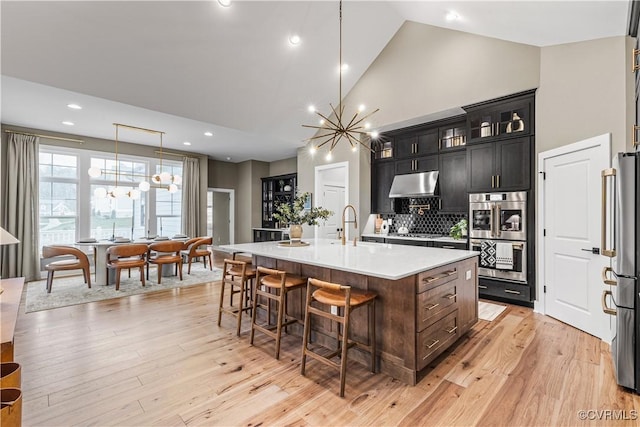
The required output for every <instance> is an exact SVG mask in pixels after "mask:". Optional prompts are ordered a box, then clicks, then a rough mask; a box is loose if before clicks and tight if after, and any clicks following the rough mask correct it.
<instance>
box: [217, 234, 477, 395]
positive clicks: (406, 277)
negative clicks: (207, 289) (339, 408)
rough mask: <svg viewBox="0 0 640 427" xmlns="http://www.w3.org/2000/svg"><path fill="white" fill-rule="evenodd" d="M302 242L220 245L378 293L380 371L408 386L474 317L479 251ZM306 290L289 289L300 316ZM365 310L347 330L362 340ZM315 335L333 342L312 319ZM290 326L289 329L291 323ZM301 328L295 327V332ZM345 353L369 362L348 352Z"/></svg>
mask: <svg viewBox="0 0 640 427" xmlns="http://www.w3.org/2000/svg"><path fill="white" fill-rule="evenodd" d="M305 241H306V242H308V243H309V245H308V246H301V247H290V246H283V245H281V244H279V243H278V242H262V243H244V244H236V245H225V246H221V247H220V249H222V250H225V251H228V252H244V253H250V254H251V255H252V256H253V261H254V263H255V264H256V265H259V266H264V267H269V268H277V269H280V270H285V271H287V272H290V273H293V274H299V275H302V276H307V277H314V278H317V279H320V280H325V281H330V282H335V283H341V284H345V285H350V286H352V287H354V288H358V289H363V290H371V291H374V292H376V293H377V294H378V299H377V300H376V315H375V316H376V319H375V321H376V339H377V343H378V345H377V347H378V348H377V352H378V358H379V363H378V366H379V369H380V371H381V372H384V373H387V374H389V375H391V376H393V377H395V378H398V379H400V380H401V381H403V382H405V383H407V384H412V385H413V384H416V382H417V381H418V380H419V379H420V371H421V370H423V369H424V368H425V367H426V366H427V365H428V364H429V363H430V362H431V361H432V360H433V359H435V358H436V357H437V356H438V355H440V354H441V353H442V352H444V351H445V350H446V349H447V348H449V347H450V346H451V345H453V344H454V343H455V342H456V341H457V340H458V338H460V337H461V336H462V335H463V334H465V333H466V332H467V331H469V329H470V328H471V327H472V326H473V325H474V324H475V323H476V322H477V320H478V275H477V268H478V260H477V256H478V253H477V252H473V251H465V250H451V249H440V248H428V247H413V246H402V245H393V244H380V243H364V242H358V243H357V245H356V246H354V245H353V243H348V244H347V245H345V246H343V245H341V244H340V241H339V240H328V239H308V240H305ZM304 296H305V294H304V291H302V292H293V293H291V295H290V300H289V301H288V308H289V311H290V313H292V314H293V315H294V316H296V317H298V318H302V317H303V315H302V313H303V311H304V310H303V308H304ZM367 316H368V313H367V312H366V311H362V312H354V313H353V317H352V320H351V325H352V329H351V334H352V335H353V336H355V337H356V338H357V339H359V340H366V336H367V330H366V327H367V325H368V319H367ZM313 328H314V331H315V339H316V340H317V341H319V342H321V343H322V344H324V345H327V346H335V329H334V328H335V326H333V325H331V324H330V322H328V321H325V322H321V321H318V322H315V323H314V324H313ZM292 329H294V328H292ZM294 332H295V333H298V334H301V328H299V329H297V330H294ZM351 355H352V356H351V357H353V358H354V359H356V360H360V361H361V362H362V363H365V364H366V363H367V362H366V360H367V356H366V354H364V353H359V352H358V350H357V349H354V350H352V353H351Z"/></svg>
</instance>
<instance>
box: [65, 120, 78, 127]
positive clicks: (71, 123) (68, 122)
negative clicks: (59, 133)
mask: <svg viewBox="0 0 640 427" xmlns="http://www.w3.org/2000/svg"><path fill="white" fill-rule="evenodd" d="M62 124H63V125H67V126H73V125H74V124H75V123H73V122H70V121H68V120H65V121H64V122H62Z"/></svg>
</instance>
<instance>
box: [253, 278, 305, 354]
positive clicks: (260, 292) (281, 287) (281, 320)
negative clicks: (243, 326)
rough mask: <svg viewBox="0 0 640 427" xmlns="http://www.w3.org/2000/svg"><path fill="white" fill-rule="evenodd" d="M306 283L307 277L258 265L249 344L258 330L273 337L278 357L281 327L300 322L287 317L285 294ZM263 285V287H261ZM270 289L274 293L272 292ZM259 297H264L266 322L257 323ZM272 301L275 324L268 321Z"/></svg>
mask: <svg viewBox="0 0 640 427" xmlns="http://www.w3.org/2000/svg"><path fill="white" fill-rule="evenodd" d="M306 284H307V279H306V278H305V277H301V276H297V275H293V274H287V272H286V271H280V270H274V269H270V268H265V267H258V274H257V275H256V284H255V289H254V292H253V310H252V313H251V335H250V338H249V341H250V343H251V345H253V338H254V336H255V331H256V330H258V331H260V332H262V333H263V334H265V335H267V336H269V337H271V338H273V339H275V341H276V348H275V358H276V359H279V358H280V342H281V338H282V328H283V327H285V328H286V327H287V326H288V325H290V324H292V323H298V322H300V320H298V319H294V318H288V317H287V313H286V311H287V295H288V294H289V292H290V291H292V290H294V289H298V288H302V287H304V286H305V285H306ZM263 286H264V289H262V287H263ZM271 291H273V292H275V293H272V292H271ZM260 297H262V298H263V299H266V302H267V306H266V307H264V308H266V310H267V322H266V323H265V324H258V322H257V311H258V307H263V306H262V305H260V304H259V302H258V298H260ZM272 301H274V302H275V303H276V307H277V311H276V324H275V325H272V324H271V323H270V322H271V302H272ZM300 323H301V322H300ZM274 330H275V331H274Z"/></svg>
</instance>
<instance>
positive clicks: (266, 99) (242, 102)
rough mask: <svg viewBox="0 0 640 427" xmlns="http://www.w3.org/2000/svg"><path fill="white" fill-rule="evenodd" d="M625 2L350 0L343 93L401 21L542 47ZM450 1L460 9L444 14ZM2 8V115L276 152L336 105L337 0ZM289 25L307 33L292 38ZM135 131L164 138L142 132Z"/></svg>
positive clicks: (270, 155) (230, 153) (614, 20)
mask: <svg viewBox="0 0 640 427" xmlns="http://www.w3.org/2000/svg"><path fill="white" fill-rule="evenodd" d="M628 8H629V2H628V0H621V1H548V2H542V1H510V2H507V1H497V2H487V1H454V2H451V1H449V2H436V1H378V2H370V1H347V2H345V4H344V5H343V9H344V12H343V15H344V16H343V25H344V27H343V32H344V34H343V61H344V62H345V63H347V64H348V65H349V70H348V71H347V72H346V73H345V74H344V76H343V95H344V94H346V93H348V91H349V90H350V89H351V88H352V87H353V85H355V83H356V82H357V80H358V79H359V77H360V76H361V75H362V74H363V73H364V72H365V71H366V69H367V68H368V67H369V65H370V64H371V63H372V62H373V61H374V60H375V58H376V57H377V56H378V54H379V53H380V52H381V51H382V49H383V48H384V47H385V45H386V44H387V42H388V41H389V40H390V39H391V38H392V37H393V35H394V34H395V33H396V31H397V30H398V29H399V28H400V26H401V25H402V23H403V22H404V21H405V20H411V21H416V22H420V23H425V24H430V25H436V26H441V27H447V28H452V29H456V30H461V31H467V32H472V33H476V34H481V35H485V36H489V37H496V38H501V39H505V40H511V41H516V42H520V43H526V44H531V45H536V46H547V45H553V44H560V43H569V42H575V41H581V40H589V39H595V38H601V37H608V36H620V35H624V34H626V30H627V20H628V16H627V15H628ZM452 10H453V11H456V12H457V13H458V14H459V15H460V16H461V19H460V20H459V21H452V22H448V21H447V20H446V19H445V15H446V14H447V13H448V12H450V11H452ZM0 14H1V38H2V40H1V43H2V44H1V48H2V50H1V63H0V64H1V70H2V82H1V83H2V86H1V92H0V96H1V98H2V109H1V110H0V112H1V117H0V119H1V121H2V123H4V124H10V125H17V126H25V127H32V128H36V129H41V130H44V131H55V132H64V133H71V134H77V135H86V136H91V137H98V138H106V139H113V137H114V127H113V125H112V123H114V122H119V123H124V124H129V125H133V126H138V127H143V128H151V129H157V130H161V131H164V132H166V136H165V140H164V145H165V147H167V148H170V149H181V150H188V151H194V152H199V153H204V154H207V155H209V156H210V157H212V158H216V159H220V160H225V159H227V158H231V161H233V162H239V161H244V160H248V159H256V160H263V161H273V160H277V159H282V158H287V157H293V156H295V153H296V149H297V148H298V147H301V146H302V145H304V139H305V138H308V137H310V136H312V134H313V132H312V131H310V130H309V129H305V128H303V127H302V126H301V125H302V124H315V122H316V119H315V117H314V116H313V115H311V114H309V113H308V111H307V106H308V105H309V104H314V105H316V106H317V107H318V108H319V109H320V110H321V111H322V112H323V113H325V114H327V113H328V111H329V103H333V104H334V105H335V104H336V103H337V98H338V72H337V68H338V67H337V66H338V3H337V2H334V1H318V2H311V1H283V2H273V1H254V2H249V1H235V2H233V3H232V5H231V7H229V8H223V7H221V6H219V4H218V2H217V1H215V0H209V1H178V2H170V1H139V2H129V1H127V2H125V1H102V2H99V1H68V2H56V1H43V2H36V1H2V2H0ZM293 33H297V34H299V35H300V37H301V38H302V43H301V44H300V45H299V46H296V47H292V46H291V45H290V44H289V43H288V37H289V36H290V35H291V34H293ZM360 101H361V102H363V103H365V104H366V103H367V100H366V99H363V100H360ZM71 102H74V103H78V104H80V105H82V106H83V109H82V110H79V111H76V110H70V109H68V108H67V107H66V105H67V104H69V103H71ZM371 107H374V106H371ZM375 107H378V106H375ZM65 120H70V121H72V122H74V123H75V125H74V126H72V127H70V126H66V125H63V124H61V122H62V121H65ZM205 131H211V132H213V133H214V136H212V137H206V136H204V132H205ZM126 140H129V141H130V142H137V143H144V144H151V145H157V143H158V142H157V141H156V140H155V139H151V140H149V138H148V136H147V135H146V134H143V133H139V134H138V133H132V134H130V135H127V139H126ZM184 141H189V142H191V143H192V145H191V146H190V147H185V146H184V145H183V144H182V143H183V142H184Z"/></svg>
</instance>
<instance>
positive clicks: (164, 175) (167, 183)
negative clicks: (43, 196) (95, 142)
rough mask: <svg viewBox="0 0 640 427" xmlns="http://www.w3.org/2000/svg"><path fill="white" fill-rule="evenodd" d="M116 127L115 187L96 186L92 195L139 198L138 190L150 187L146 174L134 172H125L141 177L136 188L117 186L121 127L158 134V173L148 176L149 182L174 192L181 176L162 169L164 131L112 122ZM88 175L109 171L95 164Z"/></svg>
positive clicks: (94, 176) (98, 174)
mask: <svg viewBox="0 0 640 427" xmlns="http://www.w3.org/2000/svg"><path fill="white" fill-rule="evenodd" d="M113 125H114V126H115V128H116V137H115V187H114V188H113V189H112V190H110V191H107V189H106V188H104V187H99V188H96V190H95V191H94V195H95V196H96V197H98V198H104V197H111V198H116V197H122V196H128V197H129V198H131V199H139V198H140V191H145V192H146V191H149V190H150V189H151V187H152V184H150V183H149V182H148V181H147V178H149V177H147V176H146V175H139V174H134V173H131V174H130V173H127V176H133V177H142V178H143V179H142V181H140V183H139V184H138V189H133V190H127V189H125V188H123V187H119V186H118V180H119V179H120V162H119V161H118V140H119V139H118V131H119V130H120V128H121V127H123V128H126V129H132V130H137V131H141V132H147V133H152V134H157V135H160V152H159V153H160V167H159V170H160V173H159V174H154V175H152V176H151V177H150V181H151V183H153V187H155V188H166V189H167V190H168V191H169V192H170V193H175V192H177V191H178V185H180V184H181V183H182V177H181V176H180V175H171V174H170V173H169V172H165V171H163V168H162V153H163V151H162V135H164V132H161V131H158V130H153V129H145V128H140V127H137V126H130V125H124V124H122V123H114V124H113ZM88 173H89V176H90V177H92V178H98V177H100V176H101V175H102V174H103V173H104V174H105V175H106V174H107V173H110V171H107V170H104V171H103V170H102V169H100V168H99V167H97V166H92V167H90V168H89V170H88Z"/></svg>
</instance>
